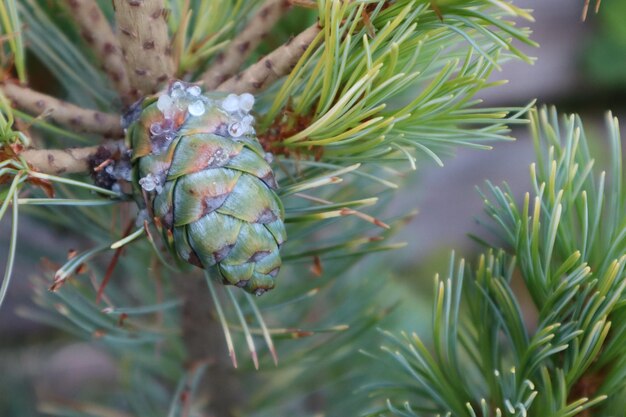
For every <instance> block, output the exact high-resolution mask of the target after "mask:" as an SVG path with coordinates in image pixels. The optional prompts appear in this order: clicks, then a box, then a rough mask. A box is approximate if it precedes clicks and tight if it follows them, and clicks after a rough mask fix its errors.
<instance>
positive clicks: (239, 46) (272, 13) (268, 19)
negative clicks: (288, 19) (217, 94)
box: [201, 0, 290, 90]
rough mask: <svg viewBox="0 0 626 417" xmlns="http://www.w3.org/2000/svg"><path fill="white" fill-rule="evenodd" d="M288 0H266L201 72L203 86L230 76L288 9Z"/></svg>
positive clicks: (213, 86)
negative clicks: (206, 68)
mask: <svg viewBox="0 0 626 417" xmlns="http://www.w3.org/2000/svg"><path fill="white" fill-rule="evenodd" d="M289 6H290V2H289V1H288V0H266V1H265V2H264V3H263V4H262V5H261V7H260V8H259V10H258V12H257V13H256V14H255V15H254V16H253V17H252V18H251V19H250V21H249V22H248V25H247V26H246V28H245V29H244V30H243V31H242V32H241V33H240V34H239V35H238V36H237V37H235V38H234V39H233V40H232V41H231V42H230V43H229V44H228V46H227V48H226V50H225V51H224V52H222V53H220V54H219V55H218V56H217V58H216V60H215V62H214V63H213V64H212V65H211V67H209V69H208V70H207V71H206V72H205V73H204V74H202V76H201V79H202V80H203V81H204V88H206V89H207V90H213V89H215V88H216V87H217V86H219V85H220V84H221V83H223V82H224V81H226V80H227V79H228V78H229V77H231V76H232V75H233V74H234V73H235V72H236V71H237V70H238V69H239V68H240V67H241V65H242V64H243V63H244V61H245V60H246V58H248V56H249V55H250V53H251V52H252V51H254V50H255V49H256V47H257V46H258V45H259V43H261V41H262V40H263V38H265V37H266V36H267V33H268V31H269V30H270V29H271V28H272V27H273V26H274V25H275V24H276V22H277V21H278V19H280V18H281V16H282V15H283V14H284V13H285V12H286V11H287V10H288V9H289Z"/></svg>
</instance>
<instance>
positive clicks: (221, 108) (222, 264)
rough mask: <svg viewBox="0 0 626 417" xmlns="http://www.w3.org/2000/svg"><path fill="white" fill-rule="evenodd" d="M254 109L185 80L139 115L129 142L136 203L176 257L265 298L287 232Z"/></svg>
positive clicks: (247, 100) (245, 98)
mask: <svg viewBox="0 0 626 417" xmlns="http://www.w3.org/2000/svg"><path fill="white" fill-rule="evenodd" d="M253 104H254V97H253V96H252V95H250V94H242V95H240V96H237V95H234V94H224V93H218V92H211V93H207V94H202V92H201V90H200V87H198V86H195V85H190V84H186V83H183V82H181V81H176V82H174V83H172V84H171V85H170V86H169V88H168V89H167V90H166V91H163V92H161V93H159V94H156V95H154V96H150V97H147V98H146V99H144V100H143V101H142V102H141V103H140V104H139V105H138V106H137V107H136V108H135V109H134V110H133V111H132V114H131V116H130V118H131V120H130V124H129V126H128V130H127V142H128V146H129V148H130V149H132V156H131V162H132V166H133V185H134V194H135V196H136V200H137V201H138V204H139V205H140V207H141V208H142V209H145V210H146V211H147V215H148V217H149V218H151V219H153V220H154V222H155V224H156V225H157V226H158V227H160V228H161V229H162V231H163V237H164V241H165V242H166V245H167V246H168V249H169V250H170V251H171V252H172V253H173V254H174V255H175V256H178V257H179V258H181V259H183V260H184V261H186V262H189V263H191V264H193V265H196V266H199V267H201V268H205V269H212V270H214V271H215V274H216V275H217V276H219V277H220V278H221V280H222V282H223V283H224V284H231V285H236V286H238V287H241V288H243V289H245V290H246V291H248V292H250V293H253V294H257V295H261V294H263V293H264V292H266V291H268V290H270V289H272V288H273V287H274V279H275V278H276V276H277V275H278V271H279V270H280V266H281V259H280V254H279V250H280V246H281V245H282V243H283V242H284V241H285V239H286V233H285V226H284V210H283V207H282V204H281V201H280V199H279V198H278V196H277V195H276V192H275V190H276V188H277V184H276V181H275V179H274V174H273V171H272V168H271V166H270V164H269V163H268V161H267V160H266V158H267V156H266V153H265V152H264V150H263V148H262V147H261V145H260V144H259V142H258V140H257V138H256V135H255V131H254V128H253V124H254V118H253V117H252V116H251V115H250V114H249V113H250V111H251V110H252V106H253Z"/></svg>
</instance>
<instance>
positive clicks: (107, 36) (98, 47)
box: [65, 0, 134, 103]
mask: <svg viewBox="0 0 626 417" xmlns="http://www.w3.org/2000/svg"><path fill="white" fill-rule="evenodd" d="M65 4H66V6H67V8H68V9H69V10H70V12H71V16H72V17H73V18H74V20H75V21H76V23H77V24H78V26H79V27H80V31H81V35H82V36H83V38H84V39H85V41H86V42H87V43H88V44H89V45H90V46H91V47H92V49H93V51H94V53H95V54H96V56H97V57H98V59H99V60H100V63H101V64H102V68H103V69H104V72H105V73H106V75H107V76H108V77H109V79H110V80H111V81H112V82H113V85H114V86H115V89H116V90H117V92H118V93H119V95H120V97H122V99H123V100H124V102H125V103H129V102H131V101H133V99H134V97H133V94H132V90H131V87H130V81H129V79H128V74H127V72H126V67H125V66H124V59H123V57H122V48H121V47H120V45H119V42H118V40H117V38H116V36H115V34H114V33H113V30H112V28H111V26H110V25H109V23H108V22H107V19H106V17H105V16H104V14H103V13H102V11H101V10H100V6H98V3H97V2H96V1H95V0H65Z"/></svg>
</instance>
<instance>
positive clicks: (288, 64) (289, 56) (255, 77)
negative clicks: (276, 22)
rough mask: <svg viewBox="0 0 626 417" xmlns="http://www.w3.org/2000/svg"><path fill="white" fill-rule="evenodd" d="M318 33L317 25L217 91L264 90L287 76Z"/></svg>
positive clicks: (255, 91) (247, 91)
mask: <svg viewBox="0 0 626 417" xmlns="http://www.w3.org/2000/svg"><path fill="white" fill-rule="evenodd" d="M320 31H321V28H320V27H319V26H318V25H317V24H315V25H313V26H311V27H309V28H308V29H306V30H305V31H304V32H302V33H300V34H299V35H298V36H296V37H295V38H292V39H291V40H289V41H288V42H287V43H286V44H284V45H283V46H281V47H279V48H277V49H275V50H274V51H273V52H271V53H270V54H268V55H266V56H265V57H263V58H262V59H261V60H260V61H259V62H257V63H256V64H254V65H251V66H250V67H249V68H248V69H246V70H245V71H243V72H242V73H240V74H238V75H236V76H234V77H231V78H229V79H228V80H226V81H225V82H223V83H222V84H220V85H219V86H218V87H217V90H218V91H226V92H229V93H236V94H241V93H257V92H259V91H262V90H264V89H266V88H267V87H269V86H270V85H272V84H273V83H274V81H276V80H277V79H279V78H280V77H282V76H283V75H287V74H289V72H290V71H291V70H292V69H293V67H294V66H295V65H296V63H297V62H298V60H300V57H302V54H304V51H306V50H307V49H308V47H309V46H310V45H311V44H312V43H313V41H314V40H315V38H316V37H317V35H318V34H319V33H320Z"/></svg>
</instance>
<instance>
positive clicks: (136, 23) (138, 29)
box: [113, 0, 174, 95]
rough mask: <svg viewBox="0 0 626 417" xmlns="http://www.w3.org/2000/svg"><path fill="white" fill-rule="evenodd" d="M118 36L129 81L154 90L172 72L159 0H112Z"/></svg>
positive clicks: (146, 90)
mask: <svg viewBox="0 0 626 417" xmlns="http://www.w3.org/2000/svg"><path fill="white" fill-rule="evenodd" d="M113 6H114V8H115V19H116V21H117V26H118V37H119V40H120V45H121V46H122V54H123V56H124V60H125V63H126V70H127V71H128V76H129V78H130V85H131V87H133V88H134V89H136V90H137V91H138V92H139V93H140V95H147V94H151V93H154V92H156V91H157V90H158V89H159V86H160V85H161V84H163V83H164V82H165V81H167V80H169V79H170V78H171V77H172V74H173V73H174V61H173V59H172V50H171V46H170V39H169V36H168V33H167V22H166V21H165V18H166V15H167V13H166V9H165V3H164V1H163V0H113Z"/></svg>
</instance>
